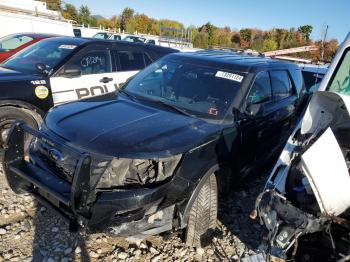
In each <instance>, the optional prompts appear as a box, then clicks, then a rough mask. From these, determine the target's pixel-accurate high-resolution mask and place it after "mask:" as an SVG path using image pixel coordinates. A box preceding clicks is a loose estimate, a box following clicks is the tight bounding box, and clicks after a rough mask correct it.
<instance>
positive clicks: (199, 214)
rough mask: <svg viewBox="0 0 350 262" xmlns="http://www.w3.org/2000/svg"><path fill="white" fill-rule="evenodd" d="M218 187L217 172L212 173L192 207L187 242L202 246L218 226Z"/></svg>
mask: <svg viewBox="0 0 350 262" xmlns="http://www.w3.org/2000/svg"><path fill="white" fill-rule="evenodd" d="M217 213H218V189H217V183H216V176H215V174H212V175H210V176H209V177H208V178H207V180H206V181H205V183H204V184H203V185H202V188H201V189H200V191H199V194H198V196H197V197H196V199H195V201H194V202H193V204H192V207H191V209H190V215H189V220H188V223H187V231H186V239H185V240H186V244H187V245H189V246H195V247H200V246H202V244H203V242H206V241H207V240H208V238H209V237H210V235H211V234H212V233H213V230H214V229H215V228H216V220H217Z"/></svg>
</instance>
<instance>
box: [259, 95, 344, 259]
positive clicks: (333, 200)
mask: <svg viewBox="0 0 350 262" xmlns="http://www.w3.org/2000/svg"><path fill="white" fill-rule="evenodd" d="M349 112H350V97H349V96H345V95H341V94H337V93H332V92H317V93H315V94H314V96H313V98H312V99H311V101H310V104H309V106H308V108H307V111H306V113H305V116H304V118H303V120H302V121H301V122H300V123H299V125H298V127H297V128H296V129H295V130H294V132H293V134H292V136H291V137H290V138H289V140H288V142H287V144H286V146H285V148H284V150H283V152H282V154H281V156H280V158H279V160H278V162H277V164H276V166H275V167H274V169H273V171H272V173H271V176H270V178H269V180H268V182H267V185H266V187H265V190H264V192H262V193H261V194H260V195H259V197H258V198H257V200H256V211H257V213H256V214H257V216H258V218H259V219H260V223H261V224H262V225H264V227H265V232H264V236H263V241H262V244H261V246H260V248H259V249H260V251H262V253H263V254H264V258H265V259H266V260H267V261H338V260H339V261H350V257H349V255H350V176H349V170H350V115H349Z"/></svg>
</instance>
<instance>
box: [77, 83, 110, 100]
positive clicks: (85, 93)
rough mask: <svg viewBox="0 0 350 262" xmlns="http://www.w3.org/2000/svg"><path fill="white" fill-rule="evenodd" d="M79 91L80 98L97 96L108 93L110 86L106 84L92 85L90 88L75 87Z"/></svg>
mask: <svg viewBox="0 0 350 262" xmlns="http://www.w3.org/2000/svg"><path fill="white" fill-rule="evenodd" d="M75 92H76V93H77V96H78V99H82V98H86V97H89V96H96V95H102V94H105V93H108V88H107V86H106V85H104V86H92V87H89V88H85V87H84V88H77V89H75Z"/></svg>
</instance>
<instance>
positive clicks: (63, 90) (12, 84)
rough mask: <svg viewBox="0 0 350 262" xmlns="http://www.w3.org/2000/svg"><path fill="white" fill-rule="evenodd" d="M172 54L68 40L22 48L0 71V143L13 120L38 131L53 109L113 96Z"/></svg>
mask: <svg viewBox="0 0 350 262" xmlns="http://www.w3.org/2000/svg"><path fill="white" fill-rule="evenodd" d="M172 52H177V51H176V50H173V49H169V48H162V47H152V46H145V45H137V44H133V43H116V42H115V41H104V40H98V39H84V38H71V37H55V38H50V39H45V40H42V41H40V42H38V43H36V44H34V45H32V46H30V47H28V48H26V49H24V50H23V51H21V52H19V53H18V54H16V55H15V56H13V57H12V58H10V59H9V60H7V61H6V62H5V63H4V64H3V65H2V67H0V134H1V135H2V136H1V137H2V140H3V139H4V138H5V137H6V134H7V132H8V129H9V127H10V126H11V123H13V121H15V120H21V121H24V122H26V123H27V124H28V125H30V126H31V127H35V128H36V127H38V125H39V124H40V122H41V119H42V117H43V116H44V115H45V113H46V112H47V111H48V110H49V109H50V108H51V107H53V106H54V105H58V104H62V103H66V102H69V101H74V100H77V99H82V98H87V97H90V96H95V95H101V94H104V93H108V92H113V91H115V90H117V89H118V88H119V87H120V86H121V85H122V84H123V83H124V82H125V81H126V80H127V79H128V78H130V77H131V76H133V75H135V74H136V73H137V72H138V70H140V69H142V68H144V67H146V66H147V65H149V64H151V63H152V62H153V61H155V60H157V59H158V58H160V57H162V56H164V55H166V54H168V53H172ZM0 144H2V143H0Z"/></svg>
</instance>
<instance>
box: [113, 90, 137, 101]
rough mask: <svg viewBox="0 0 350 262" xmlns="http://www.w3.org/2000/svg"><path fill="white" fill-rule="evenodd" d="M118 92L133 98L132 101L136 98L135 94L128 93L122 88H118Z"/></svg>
mask: <svg viewBox="0 0 350 262" xmlns="http://www.w3.org/2000/svg"><path fill="white" fill-rule="evenodd" d="M118 93H122V94H124V95H126V96H127V97H129V98H131V100H133V101H137V100H138V99H137V97H136V96H134V95H132V94H130V93H129V92H126V91H125V90H124V89H118Z"/></svg>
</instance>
